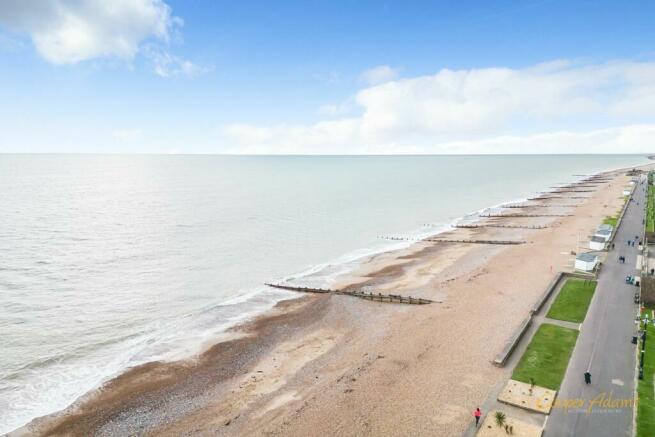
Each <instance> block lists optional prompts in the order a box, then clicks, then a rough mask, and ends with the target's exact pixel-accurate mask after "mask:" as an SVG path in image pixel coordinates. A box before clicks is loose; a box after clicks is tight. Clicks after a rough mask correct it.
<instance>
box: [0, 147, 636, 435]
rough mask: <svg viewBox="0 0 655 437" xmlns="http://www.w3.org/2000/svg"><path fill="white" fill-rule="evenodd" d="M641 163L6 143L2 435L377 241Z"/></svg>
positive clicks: (383, 245)
mask: <svg viewBox="0 0 655 437" xmlns="http://www.w3.org/2000/svg"><path fill="white" fill-rule="evenodd" d="M646 162H647V160H646V159H645V158H644V157H641V156H634V155H632V156H630V155H628V156H466V157H465V156H427V157H425V156H421V157H235V156H233V157H224V156H116V155H108V156H99V155H32V156H30V155H0V205H1V208H2V214H0V332H1V334H2V353H0V433H3V432H8V431H10V430H12V429H14V428H16V427H19V426H21V425H23V424H25V423H26V422H28V421H29V420H30V419H32V418H34V417H36V416H40V415H44V414H47V413H51V412H53V411H57V410H59V409H62V408H64V407H66V406H67V405H69V404H70V403H71V402H72V401H73V400H75V398H77V397H78V396H80V395H82V394H84V393H85V392H87V391H88V390H90V389H92V388H94V387H96V386H98V384H100V383H101V382H102V381H105V380H107V379H108V378H110V377H112V376H115V375H116V374H117V373H120V372H121V371H122V370H124V369H125V368H127V367H129V366H133V365H137V364H140V363H144V362H147V361H151V360H155V359H175V358H179V357H183V356H186V355H188V354H192V353H194V352H197V351H198V350H199V349H200V348H201V347H203V346H206V345H208V344H210V343H211V342H212V341H216V340H217V339H218V338H220V335H221V333H222V332H224V330H225V329H226V328H227V327H229V326H232V325H234V324H235V323H238V322H239V321H243V320H244V319H246V318H249V317H252V316H253V315H255V314H257V313H260V312H261V311H263V310H265V309H267V308H270V307H271V306H272V305H274V303H275V302H276V301H278V300H280V299H282V298H285V297H288V296H290V295H291V294H289V293H283V292H279V291H274V290H270V289H266V288H265V287H262V283H263V282H265V281H269V280H279V279H294V278H295V280H296V281H298V282H301V283H302V282H303V281H312V282H313V283H317V282H318V283H324V282H329V280H330V277H331V276H332V275H335V274H337V273H339V272H342V271H343V270H345V269H348V268H351V267H352V265H353V263H354V262H356V260H357V259H360V258H361V257H363V256H366V255H367V254H371V253H374V252H376V251H381V250H385V249H388V248H389V247H390V246H389V243H388V242H385V241H382V240H379V239H378V238H377V236H379V235H385V234H386V235H389V234H396V235H398V234H402V235H421V234H425V233H427V232H434V230H435V228H424V227H422V226H421V225H422V224H423V223H436V224H442V225H445V226H447V225H448V224H449V223H451V222H453V221H454V220H456V219H457V218H459V217H462V216H464V215H466V214H467V213H470V212H472V211H476V210H480V209H482V208H485V207H489V206H492V205H496V204H499V203H501V202H503V201H507V200H512V199H520V198H525V197H528V196H530V195H531V194H534V192H535V191H538V190H543V189H545V188H547V187H548V186H550V185H553V184H555V183H563V182H568V181H573V180H575V179H577V178H576V177H574V176H573V175H574V174H588V173H593V172H598V171H601V170H608V169H614V168H618V167H625V166H631V165H637V164H644V163H646ZM316 272H318V274H316ZM309 273H314V274H315V275H314V276H313V277H312V278H306V276H307V274H309ZM303 278H305V279H303ZM318 285H321V284H318Z"/></svg>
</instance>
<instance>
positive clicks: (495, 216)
mask: <svg viewBox="0 0 655 437" xmlns="http://www.w3.org/2000/svg"><path fill="white" fill-rule="evenodd" d="M572 215H573V214H484V215H483V214H480V217H484V218H512V217H571V216H572Z"/></svg>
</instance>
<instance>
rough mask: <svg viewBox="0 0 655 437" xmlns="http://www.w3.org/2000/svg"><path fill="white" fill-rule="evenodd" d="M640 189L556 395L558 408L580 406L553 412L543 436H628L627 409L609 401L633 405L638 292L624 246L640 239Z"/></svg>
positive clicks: (633, 253) (633, 256)
mask: <svg viewBox="0 0 655 437" xmlns="http://www.w3.org/2000/svg"><path fill="white" fill-rule="evenodd" d="M645 186H646V183H644V184H643V185H642V184H638V185H637V187H636V189H635V192H634V194H633V200H632V201H630V203H629V205H628V207H627V209H626V212H625V215H624V217H623V221H622V222H621V225H620V227H619V229H618V230H617V231H616V232H617V234H616V237H615V239H614V244H615V248H614V249H612V250H610V251H609V253H608V256H607V258H606V261H605V264H604V265H603V266H602V269H601V272H600V274H599V276H598V285H597V287H596V292H595V294H594V298H593V299H592V302H591V305H590V307H589V310H588V312H587V316H586V318H585V321H584V322H583V324H582V325H581V329H580V335H579V337H578V341H577V344H576V347H575V349H574V351H573V355H572V357H571V361H570V362H569V367H568V369H567V371H566V375H565V377H564V381H563V383H562V386H561V388H560V391H559V393H558V395H557V399H558V401H559V402H560V404H561V403H562V402H567V403H568V401H570V400H571V401H573V400H582V402H583V404H582V405H583V406H582V408H571V409H568V410H567V409H564V408H557V407H555V408H554V409H553V410H552V412H551V414H550V416H549V417H548V420H546V427H545V431H544V436H547V437H550V436H557V437H560V436H562V437H565V436H575V437H580V436H594V437H596V436H600V437H602V436H608V437H619V436H632V430H633V408H632V406H627V407H626V406H625V405H622V406H618V407H617V405H616V402H615V403H614V405H612V403H611V402H608V401H609V400H610V399H611V400H614V401H616V400H624V399H625V400H633V399H634V396H635V392H634V385H635V367H636V354H635V352H636V351H635V348H636V346H635V345H633V344H632V343H631V340H632V336H633V335H635V333H636V330H637V326H636V325H635V322H634V320H635V316H636V314H637V309H638V305H636V304H635V303H634V302H633V296H634V293H635V292H636V291H638V288H637V287H635V286H634V285H629V284H626V283H625V278H626V276H629V275H639V273H638V271H637V270H636V260H637V256H638V255H639V252H638V247H637V246H635V247H632V246H628V244H627V241H628V240H629V239H630V240H634V238H635V236H636V235H639V236H640V237H642V238H643V229H644V227H643V223H642V220H643V218H644V214H645V211H644V210H645V201H646V196H645V194H644V188H645ZM621 255H622V256H625V257H626V261H625V264H622V263H619V262H618V258H619V256H621ZM587 370H589V372H591V384H589V385H586V384H585V383H584V376H583V375H584V372H585V371H587ZM568 405H575V404H573V403H568ZM577 405H580V404H577ZM577 405H576V406H577ZM590 407H591V412H589V408H590ZM613 407H614V408H613Z"/></svg>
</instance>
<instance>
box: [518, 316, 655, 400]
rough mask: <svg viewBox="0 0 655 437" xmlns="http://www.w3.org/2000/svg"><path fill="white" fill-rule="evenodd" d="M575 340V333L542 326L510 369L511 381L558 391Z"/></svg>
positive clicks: (572, 330) (546, 325)
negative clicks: (532, 381)
mask: <svg viewBox="0 0 655 437" xmlns="http://www.w3.org/2000/svg"><path fill="white" fill-rule="evenodd" d="M577 338H578V331H576V330H575V329H569V328H562V327H561V326H556V325H551V324H549V323H542V325H541V326H540V327H539V329H538V330H537V332H535V334H534V337H532V341H531V342H530V344H529V345H528V348H527V349H526V351H525V353H524V354H523V356H522V357H521V361H519V363H518V364H517V366H516V368H515V369H514V373H512V379H514V380H516V381H521V382H526V383H528V384H529V383H530V378H534V382H535V384H536V385H538V386H541V387H546V388H549V389H551V390H559V386H560V384H561V383H562V379H564V373H565V372H566V367H567V366H568V365H569V358H571V353H572V352H573V348H574V347H575V341H576V340H577ZM654 340H655V338H654Z"/></svg>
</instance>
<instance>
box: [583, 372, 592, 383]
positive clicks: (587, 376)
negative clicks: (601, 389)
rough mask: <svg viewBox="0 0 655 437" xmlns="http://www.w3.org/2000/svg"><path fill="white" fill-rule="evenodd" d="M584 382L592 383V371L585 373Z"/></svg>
mask: <svg viewBox="0 0 655 437" xmlns="http://www.w3.org/2000/svg"><path fill="white" fill-rule="evenodd" d="M584 382H585V384H587V385H589V384H591V373H589V370H587V371H586V372H585V373H584Z"/></svg>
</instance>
